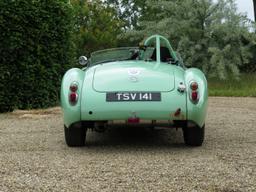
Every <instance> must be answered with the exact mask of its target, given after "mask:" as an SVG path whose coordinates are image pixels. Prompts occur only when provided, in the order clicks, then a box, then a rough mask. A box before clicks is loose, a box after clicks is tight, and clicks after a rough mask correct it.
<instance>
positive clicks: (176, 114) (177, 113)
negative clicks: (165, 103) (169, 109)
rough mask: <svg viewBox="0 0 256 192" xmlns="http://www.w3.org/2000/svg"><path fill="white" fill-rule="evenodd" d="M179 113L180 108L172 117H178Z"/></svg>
mask: <svg viewBox="0 0 256 192" xmlns="http://www.w3.org/2000/svg"><path fill="white" fill-rule="evenodd" d="M180 112H181V109H180V108H179V109H177V111H176V112H175V113H174V116H175V117H177V116H179V115H180Z"/></svg>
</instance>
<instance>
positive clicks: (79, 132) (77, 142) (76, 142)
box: [64, 124, 87, 147]
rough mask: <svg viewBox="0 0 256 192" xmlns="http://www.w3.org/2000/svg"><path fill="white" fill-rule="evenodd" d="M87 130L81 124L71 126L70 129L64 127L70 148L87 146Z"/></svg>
mask: <svg viewBox="0 0 256 192" xmlns="http://www.w3.org/2000/svg"><path fill="white" fill-rule="evenodd" d="M86 132H87V129H86V128H84V127H82V126H81V124H74V125H71V126H70V127H69V128H67V127H66V126H64V133H65V140H66V144H67V145H68V146H69V147H81V146H84V145H85V138H86Z"/></svg>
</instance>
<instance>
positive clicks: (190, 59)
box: [125, 0, 255, 79]
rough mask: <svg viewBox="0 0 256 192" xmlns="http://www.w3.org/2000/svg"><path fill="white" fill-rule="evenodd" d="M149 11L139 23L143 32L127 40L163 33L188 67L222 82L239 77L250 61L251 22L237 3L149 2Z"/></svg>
mask: <svg viewBox="0 0 256 192" xmlns="http://www.w3.org/2000/svg"><path fill="white" fill-rule="evenodd" d="M146 10H147V11H146V14H145V15H142V16H141V19H140V22H139V27H140V28H141V29H140V30H130V31H128V32H127V33H126V35H125V37H126V38H127V37H128V38H130V39H131V40H133V41H134V40H139V39H142V38H145V37H146V36H149V35H152V34H155V33H159V34H162V35H164V36H166V37H168V38H169V40H171V43H172V45H173V46H174V48H175V49H177V50H178V51H179V52H181V54H182V55H183V58H184V60H185V63H186V64H187V65H188V66H193V67H198V68H201V69H202V70H203V71H204V72H205V73H206V74H207V75H208V76H218V77H219V78H221V79H224V78H226V77H228V76H229V75H234V76H235V77H237V76H238V74H239V67H240V65H242V64H245V63H248V62H249V61H248V59H249V58H250V57H251V52H250V51H249V48H250V46H251V44H250V42H251V43H253V42H254V41H253V39H252V36H251V35H250V33H249V23H250V22H249V20H248V19H247V18H246V17H244V16H241V15H240V14H238V13H237V10H236V5H235V3H234V1H233V0H219V1H218V2H216V3H215V1H212V0H184V1H179V0H172V1H170V0H169V1H167V0H159V1H155V0H147V1H146ZM254 38H255V36H254ZM244 40H246V42H248V43H247V44H246V45H245V44H244Z"/></svg>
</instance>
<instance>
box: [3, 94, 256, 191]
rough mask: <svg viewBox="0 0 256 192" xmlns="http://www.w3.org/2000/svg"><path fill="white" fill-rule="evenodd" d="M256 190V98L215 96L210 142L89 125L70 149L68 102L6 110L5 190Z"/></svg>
mask: <svg viewBox="0 0 256 192" xmlns="http://www.w3.org/2000/svg"><path fill="white" fill-rule="evenodd" d="M9 191H24V192H26V191H56V192H61V191H103V192H104V191H175V192H176V191H189V192H191V191H192V192H201V191H210V192H240V191H241V192H244V191H249V192H250V191H251V192H254V191H256V98H227V97H226V98H223V97H211V98H209V108H208V117H207V121H206V137H205V142H204V144H203V146H202V147H195V148H193V147H187V146H185V145H184V142H183V137H182V131H181V130H178V131H176V130H175V129H167V130H156V131H152V130H149V129H138V128H137V129H134V128H132V129H131V128H130V129H128V128H119V129H110V130H108V131H107V132H105V133H96V132H92V131H89V132H88V134H87V145H86V146H85V147H82V148H69V147H67V146H66V144H65V141H64V130H63V119H62V114H61V110H60V108H52V109H47V110H32V111H15V112H13V113H7V114H1V115H0V192H9Z"/></svg>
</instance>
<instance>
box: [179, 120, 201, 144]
mask: <svg viewBox="0 0 256 192" xmlns="http://www.w3.org/2000/svg"><path fill="white" fill-rule="evenodd" d="M204 132H205V125H203V127H202V128H200V127H199V126H196V125H195V126H194V127H185V128H183V137H184V141H185V144H186V145H188V146H201V145H202V144H203V142H204Z"/></svg>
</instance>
